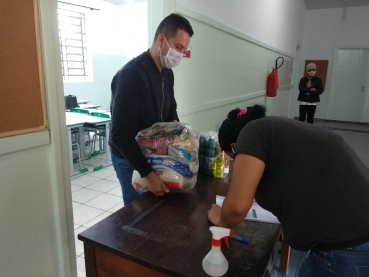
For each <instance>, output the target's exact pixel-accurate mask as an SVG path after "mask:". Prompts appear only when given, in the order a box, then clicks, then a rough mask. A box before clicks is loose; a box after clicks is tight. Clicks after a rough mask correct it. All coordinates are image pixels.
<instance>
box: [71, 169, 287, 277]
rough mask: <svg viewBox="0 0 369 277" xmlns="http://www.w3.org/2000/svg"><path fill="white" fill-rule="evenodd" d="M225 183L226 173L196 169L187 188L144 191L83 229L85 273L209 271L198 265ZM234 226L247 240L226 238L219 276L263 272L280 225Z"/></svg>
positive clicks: (270, 259) (269, 264)
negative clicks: (223, 265)
mask: <svg viewBox="0 0 369 277" xmlns="http://www.w3.org/2000/svg"><path fill="white" fill-rule="evenodd" d="M228 188H229V183H228V181H227V179H224V180H222V179H216V178H213V177H209V176H205V175H203V174H199V176H198V181H197V184H196V186H195V188H193V189H192V190H190V191H188V192H171V193H169V194H167V195H166V196H163V197H155V196H154V195H153V194H151V193H145V194H143V195H141V196H140V197H139V198H138V199H136V200H135V201H133V202H132V203H130V204H129V205H127V206H125V207H123V208H122V209H120V210H118V211H117V212H115V213H114V214H112V215H110V216H109V217H107V218H105V219H103V220H102V221H100V222H98V223H97V224H96V225H94V226H92V227H90V228H88V229H87V230H85V231H83V232H82V233H80V234H79V235H78V239H80V240H82V241H83V242H84V255H85V263H86V274H87V276H88V277H92V276H93V277H108V276H109V277H111V276H114V277H120V276H135V277H137V276H145V277H146V276H191V277H194V276H208V275H207V274H206V273H205V272H204V271H203V269H202V260H203V258H204V257H205V255H206V254H207V253H208V252H209V251H210V248H211V233H210V231H209V227H210V226H212V224H211V223H210V221H208V219H207V211H208V210H209V208H210V207H211V204H213V203H215V196H216V195H217V194H218V195H225V194H226V193H227V191H228ZM234 230H235V235H238V236H241V237H246V238H247V239H249V240H250V244H243V243H240V242H238V241H234V240H231V239H229V242H230V248H227V247H226V246H225V245H223V246H222V252H223V253H224V255H225V257H226V258H227V260H228V262H229V269H228V272H227V273H226V274H225V275H224V276H248V277H255V276H260V277H261V276H267V275H268V273H267V271H269V272H270V271H271V268H272V264H273V258H274V257H275V255H276V251H277V244H278V242H277V240H278V238H279V236H280V231H281V226H280V225H279V224H267V223H258V222H250V221H244V222H242V223H241V224H240V225H239V226H237V227H236V228H235V229H234Z"/></svg>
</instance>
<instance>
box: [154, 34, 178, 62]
mask: <svg viewBox="0 0 369 277" xmlns="http://www.w3.org/2000/svg"><path fill="white" fill-rule="evenodd" d="M164 39H165V42H166V43H167V45H168V48H169V50H168V53H167V55H166V56H162V55H161V49H160V48H159V57H160V63H161V65H162V66H163V67H164V68H173V67H175V66H177V65H178V64H179V63H180V62H181V60H182V57H183V54H182V53H180V52H178V51H176V50H174V49H173V48H170V47H169V44H168V41H167V39H166V38H165V37H164Z"/></svg>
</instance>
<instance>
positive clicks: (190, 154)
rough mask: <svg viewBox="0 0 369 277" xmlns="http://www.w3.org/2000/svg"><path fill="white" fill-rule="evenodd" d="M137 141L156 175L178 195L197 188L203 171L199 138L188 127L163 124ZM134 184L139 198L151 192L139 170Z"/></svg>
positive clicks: (143, 132)
mask: <svg viewBox="0 0 369 277" xmlns="http://www.w3.org/2000/svg"><path fill="white" fill-rule="evenodd" d="M136 141H137V142H138V144H139V145H140V147H141V150H142V152H143V153H144V155H145V156H146V158H147V161H148V162H149V163H150V165H151V167H152V168H153V169H154V170H155V173H156V174H157V175H158V176H159V177H160V178H161V179H162V180H163V181H164V182H165V183H166V185H167V186H168V187H170V188H172V189H174V190H177V191H186V190H189V189H191V188H193V187H194V186H195V184H196V181H197V173H198V171H199V158H198V152H199V137H198V134H197V133H196V132H195V131H194V130H193V129H192V128H191V127H190V126H189V125H188V124H187V123H181V122H159V123H155V124H154V125H152V126H151V127H149V128H146V129H144V130H142V131H140V132H139V133H138V134H137V136H136ZM132 184H133V186H134V188H135V189H136V191H137V192H138V193H139V194H142V193H143V192H145V191H148V190H149V189H148V184H147V181H146V179H145V178H141V176H140V174H139V173H138V172H137V171H136V170H135V171H134V172H133V176H132Z"/></svg>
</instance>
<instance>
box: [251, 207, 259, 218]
mask: <svg viewBox="0 0 369 277" xmlns="http://www.w3.org/2000/svg"><path fill="white" fill-rule="evenodd" d="M252 215H253V216H254V218H258V216H257V215H256V210H255V209H252Z"/></svg>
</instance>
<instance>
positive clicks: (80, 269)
mask: <svg viewBox="0 0 369 277" xmlns="http://www.w3.org/2000/svg"><path fill="white" fill-rule="evenodd" d="M77 275H78V277H86V266H85V259H84V258H81V257H78V258H77Z"/></svg>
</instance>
